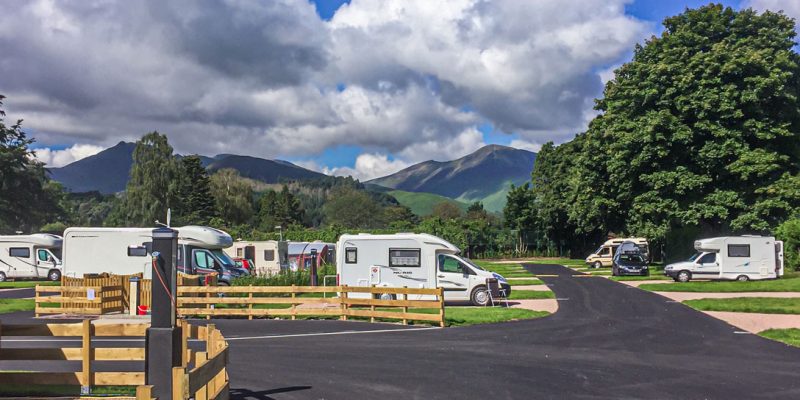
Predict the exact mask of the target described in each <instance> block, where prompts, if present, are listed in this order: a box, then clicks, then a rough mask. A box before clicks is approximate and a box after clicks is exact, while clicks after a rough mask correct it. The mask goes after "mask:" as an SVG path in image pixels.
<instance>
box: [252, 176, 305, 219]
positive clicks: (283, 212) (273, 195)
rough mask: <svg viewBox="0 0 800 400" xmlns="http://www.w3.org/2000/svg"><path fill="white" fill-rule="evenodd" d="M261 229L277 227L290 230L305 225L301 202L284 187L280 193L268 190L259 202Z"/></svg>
mask: <svg viewBox="0 0 800 400" xmlns="http://www.w3.org/2000/svg"><path fill="white" fill-rule="evenodd" d="M258 219H259V222H260V227H261V229H263V230H272V229H274V227H275V226H278V225H280V226H282V227H286V228H288V227H289V226H292V225H297V224H302V223H303V208H302V206H301V205H300V200H298V199H297V197H296V196H295V195H294V194H292V193H291V192H290V191H289V187H288V186H287V185H283V187H282V188H281V191H280V192H276V191H274V190H268V191H267V192H266V193H264V194H263V196H262V197H261V200H260V201H259V216H258Z"/></svg>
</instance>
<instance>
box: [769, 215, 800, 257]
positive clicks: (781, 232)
mask: <svg viewBox="0 0 800 400" xmlns="http://www.w3.org/2000/svg"><path fill="white" fill-rule="evenodd" d="M775 235H776V236H777V238H778V240H783V254H784V257H785V259H784V261H785V263H786V269H790V268H793V269H800V218H795V219H790V220H788V221H786V222H784V223H782V224H781V225H780V226H778V229H777V230H776V231H775Z"/></svg>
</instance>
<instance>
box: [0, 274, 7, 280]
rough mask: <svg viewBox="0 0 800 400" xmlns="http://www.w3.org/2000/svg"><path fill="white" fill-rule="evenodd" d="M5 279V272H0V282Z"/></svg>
mask: <svg viewBox="0 0 800 400" xmlns="http://www.w3.org/2000/svg"><path fill="white" fill-rule="evenodd" d="M5 281H6V274H5V272H0V282H5Z"/></svg>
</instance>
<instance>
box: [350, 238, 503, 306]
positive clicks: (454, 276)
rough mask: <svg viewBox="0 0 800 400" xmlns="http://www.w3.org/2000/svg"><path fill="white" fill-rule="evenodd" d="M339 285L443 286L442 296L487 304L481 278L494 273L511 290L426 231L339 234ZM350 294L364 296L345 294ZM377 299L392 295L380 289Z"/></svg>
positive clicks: (427, 297) (420, 297)
mask: <svg viewBox="0 0 800 400" xmlns="http://www.w3.org/2000/svg"><path fill="white" fill-rule="evenodd" d="M336 249H337V251H336V254H337V255H336V273H337V276H338V278H339V284H341V285H349V286H372V285H375V286H379V287H409V288H436V287H442V288H444V299H445V301H470V302H472V304H474V305H478V306H484V305H486V304H488V303H489V301H490V299H489V294H488V292H487V289H486V280H487V279H489V278H495V279H497V280H498V282H499V283H500V285H501V286H502V287H503V288H504V289H506V291H507V294H510V293H511V287H510V286H509V284H508V282H507V281H506V279H505V278H503V277H502V276H500V275H498V274H495V273H492V272H489V271H486V270H484V269H483V268H481V267H479V266H477V265H475V264H474V263H473V262H471V261H470V260H469V259H466V258H463V257H460V256H459V254H458V253H459V252H460V250H459V249H458V247H456V246H454V245H453V244H451V243H449V242H447V241H446V240H443V239H441V238H438V237H436V236H433V235H428V234H415V233H398V234H394V235H370V234H364V233H362V234H358V235H342V236H341V237H339V241H338V242H337V243H336ZM348 296H350V297H359V296H367V297H368V296H370V294H369V293H351V294H348ZM381 296H382V298H383V299H391V298H392V295H390V294H383V295H381ZM432 297H433V296H430V295H409V296H408V299H409V300H430V299H432Z"/></svg>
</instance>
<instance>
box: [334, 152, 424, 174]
mask: <svg viewBox="0 0 800 400" xmlns="http://www.w3.org/2000/svg"><path fill="white" fill-rule="evenodd" d="M408 166H409V164H408V163H407V162H405V161H401V160H390V159H389V156H387V155H386V154H369V153H364V154H360V155H359V156H358V157H356V162H355V166H354V167H353V168H350V167H336V168H323V169H322V172H324V173H326V174H329V175H336V176H352V177H354V178H357V179H360V180H361V181H367V180H370V179H373V178H380V177H382V176H386V175H389V174H393V173H395V172H397V171H400V170H401V169H403V168H406V167H408Z"/></svg>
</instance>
